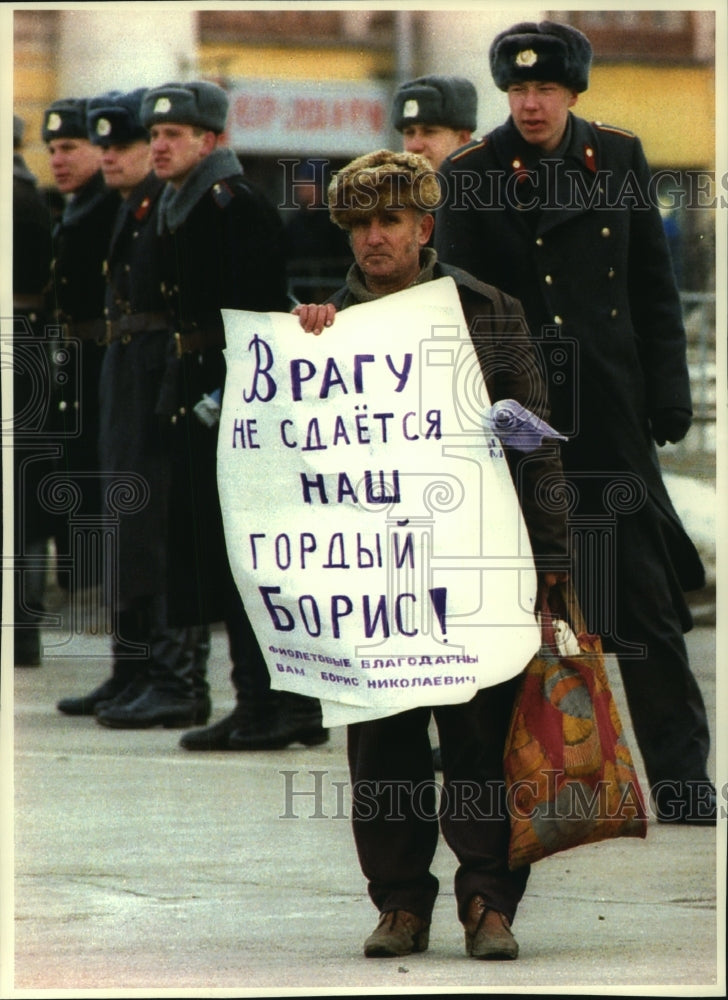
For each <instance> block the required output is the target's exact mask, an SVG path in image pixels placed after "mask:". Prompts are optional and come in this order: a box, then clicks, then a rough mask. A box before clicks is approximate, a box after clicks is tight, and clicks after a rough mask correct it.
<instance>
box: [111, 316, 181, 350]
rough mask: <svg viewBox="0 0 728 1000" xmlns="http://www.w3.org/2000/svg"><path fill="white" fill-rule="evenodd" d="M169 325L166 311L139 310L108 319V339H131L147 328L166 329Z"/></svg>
mask: <svg viewBox="0 0 728 1000" xmlns="http://www.w3.org/2000/svg"><path fill="white" fill-rule="evenodd" d="M168 326H169V318H168V316H167V314H166V313H164V312H139V313H129V314H128V315H126V316H120V317H119V319H109V320H107V321H106V339H107V340H108V341H109V343H111V342H112V341H113V340H130V339H131V338H132V337H133V336H134V334H136V333H144V332H145V331H146V330H164V328H165V327H168Z"/></svg>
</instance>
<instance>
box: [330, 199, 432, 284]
mask: <svg viewBox="0 0 728 1000" xmlns="http://www.w3.org/2000/svg"><path fill="white" fill-rule="evenodd" d="M432 226H433V217H432V216H431V215H430V214H428V213H423V212H420V211H418V210H417V209H415V208H411V207H407V208H403V207H399V208H396V209H392V208H386V207H384V208H379V209H377V210H376V211H373V212H362V213H361V214H360V215H358V216H355V217H354V219H353V220H352V222H351V226H350V231H349V235H350V240H351V248H352V250H353V252H354V257H355V259H356V262H357V264H358V265H359V268H360V269H361V271H362V273H363V275H364V277H365V280H366V283H367V287H368V288H370V289H371V290H372V291H387V292H394V291H399V290H401V289H402V288H407V286H408V285H409V284H411V283H412V281H414V279H415V278H416V277H417V275H418V274H419V271H420V250H421V249H422V247H423V246H425V244H426V243H427V241H428V239H429V238H430V235H431V233H432Z"/></svg>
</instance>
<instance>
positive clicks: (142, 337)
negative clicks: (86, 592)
mask: <svg viewBox="0 0 728 1000" xmlns="http://www.w3.org/2000/svg"><path fill="white" fill-rule="evenodd" d="M144 92H145V91H144V89H143V88H142V89H137V90H134V91H131V92H130V93H121V92H119V91H112V92H110V93H107V94H103V95H101V96H99V97H97V98H92V99H91V100H90V101H89V102H88V108H87V126H88V135H89V139H90V141H91V143H92V144H93V145H94V146H96V147H98V148H100V149H101V151H102V156H101V169H102V172H103V175H104V179H105V181H106V184H107V186H108V187H109V188H111V189H113V190H115V191H118V192H119V194H120V196H121V199H122V201H121V205H120V207H119V211H118V214H117V217H116V222H115V224H114V229H113V232H112V235H111V241H110V245H109V249H108V255H107V261H106V269H105V270H106V277H107V286H106V306H105V310H104V312H105V316H106V331H107V341H108V347H107V350H106V353H105V355H104V359H103V364H102V368H101V377H100V400H101V402H100V437H99V445H100V456H101V469H102V475H103V477H104V485H105V490H104V494H105V496H106V498H107V499H109V500H110V501H111V503H112V506H114V498H115V497H116V498H117V500H118V499H119V498H120V497H122V495H123V504H119V505H118V506H119V507H121V510H118V509H115V510H114V511H113V512H114V513H115V514H116V518H115V520H116V525H117V534H116V536H115V542H116V544H115V546H114V548H113V551H112V552H111V553H110V554H109V564H108V566H107V571H106V573H105V580H106V581H107V582H108V583H109V585H110V586H109V592H108V593H107V594H106V599H107V601H108V602H109V603H110V604H111V606H112V608H113V612H114V624H115V635H114V640H113V644H112V651H113V666H112V672H111V676H110V677H109V678H108V679H107V680H106V681H104V683H103V684H101V685H100V686H99V687H98V688H96V689H95V690H94V691H91V692H90V693H89V694H87V695H84V696H82V697H78V698H63V699H61V701H60V702H59V703H58V708H59V709H60V710H61V711H62V712H65V713H66V714H68V715H91V714H94V713H95V714H96V715H97V718H98V719H99V721H101V722H103V718H102V716H103V711H104V709H105V708H108V707H110V706H112V705H114V706H118V705H119V704H126V703H129V702H132V701H135V700H136V699H137V698H138V697H139V696H141V695H142V694H143V693H144V691H145V690H146V688H147V687H148V686H149V684H150V683H151V681H152V678H154V679H155V680H156V682H157V685H158V686H163V687H164V691H165V696H164V698H163V699H162V698H161V697H160V698H158V699H157V701H158V702H159V703H158V704H157V711H156V714H153V713H148V724H149V725H150V726H151V725H155V724H164V725H167V726H170V725H179V726H187V725H192V724H194V723H196V722H199V723H204V722H205V721H206V719H207V716H208V714H209V710H210V705H209V698H208V697H207V685H206V680H205V679H204V671H203V677H202V682H201V683H199V684H195V683H194V680H195V674H196V671H197V672H199V668H200V661H201V664H202V665H204V662H205V659H206V653H207V651H208V649H209V641H208V637H207V635H206V634H203V635H200V634H198V632H195V631H194V630H191V629H186V630H185V629H171V628H168V627H167V624H166V618H165V613H164V597H165V589H166V573H165V566H166V521H167V507H168V503H169V460H168V455H167V449H166V446H165V441H164V439H163V436H162V433H161V428H160V426H159V422H158V418H157V417H156V415H155V406H156V404H157V400H158V396H159V393H160V389H161V383H162V377H163V374H164V371H165V367H166V360H167V348H168V343H169V338H170V335H171V330H170V326H169V322H168V316H167V312H166V306H165V301H164V298H163V296H162V292H161V287H160V282H161V276H160V257H159V236H158V234H157V228H156V223H157V209H158V205H159V196H160V194H161V192H162V189H163V187H164V183H163V182H162V181H160V180H158V179H157V177H156V176H155V175H154V173H153V172H152V170H151V161H150V152H149V133H148V132H147V130H146V129H145V128H144V127H143V126H142V125H141V122H140V120H139V110H140V107H141V101H142V97H143V95H144ZM162 682H164V683H162Z"/></svg>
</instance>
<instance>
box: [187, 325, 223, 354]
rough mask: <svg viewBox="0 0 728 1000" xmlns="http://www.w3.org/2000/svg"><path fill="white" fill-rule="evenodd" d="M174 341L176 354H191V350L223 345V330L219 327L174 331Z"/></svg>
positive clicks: (204, 349) (203, 349)
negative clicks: (185, 331) (182, 331)
mask: <svg viewBox="0 0 728 1000" xmlns="http://www.w3.org/2000/svg"><path fill="white" fill-rule="evenodd" d="M174 342H175V344H176V345H177V356H178V357H180V358H181V357H182V355H183V354H191V353H192V352H193V351H206V350H207V349H208V348H210V347H224V346H225V331H224V330H222V329H221V328H220V327H214V328H213V329H212V330H192V331H191V332H189V333H175V335H174Z"/></svg>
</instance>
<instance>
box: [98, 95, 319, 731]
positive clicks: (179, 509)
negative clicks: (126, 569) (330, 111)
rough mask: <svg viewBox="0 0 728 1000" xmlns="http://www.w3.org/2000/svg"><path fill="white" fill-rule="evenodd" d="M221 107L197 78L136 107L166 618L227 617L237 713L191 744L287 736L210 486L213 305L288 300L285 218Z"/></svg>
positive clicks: (131, 723) (217, 335) (121, 719)
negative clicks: (150, 175) (143, 160)
mask: <svg viewBox="0 0 728 1000" xmlns="http://www.w3.org/2000/svg"><path fill="white" fill-rule="evenodd" d="M227 110H228V99H227V95H226V94H225V92H224V91H223V90H222V88H220V87H218V86H216V85H215V84H212V83H207V82H204V81H199V82H191V83H184V84H168V85H165V86H162V87H156V88H153V89H150V90H149V91H148V92H147V93H146V95H145V96H144V99H143V102H142V108H141V120H142V123H143V124H144V125H145V127H147V128H149V130H150V133H151V151H152V166H153V169H154V171H155V173H156V175H157V177H159V178H160V179H161V180H163V181H167V182H168V184H167V186H166V188H165V190H164V192H163V194H162V198H161V202H160V209H159V213H160V222H159V231H160V233H161V238H162V253H163V257H162V262H163V272H164V277H163V285H164V292H165V295H166V299H167V305H168V309H169V312H170V315H171V317H172V320H173V332H174V349H175V353H174V357H173V358H172V359H171V362H170V365H169V367H168V370H167V373H166V381H165V386H164V389H163V398H162V399H161V400H160V404H159V410H160V414H161V415H162V417H163V419H166V421H167V427H168V433H169V437H170V445H171V504H170V512H169V535H168V559H167V578H168V587H167V593H168V610H169V616H170V617H169V621H170V623H171V624H174V625H181V626H190V625H193V626H201V627H205V626H207V625H209V624H210V623H211V622H214V621H219V620H223V621H224V622H225V624H226V627H227V632H228V639H229V645H230V656H231V659H232V662H233V675H232V676H233V683H234V685H235V687H236V694H237V698H238V706H237V707H236V711H235V712H233V713H232V715H231V716H230V717H229V718H228V719H226V720H223V721H222V723H218V724H217V726H216V727H211V729H212V730H214V732H212V734H211V733H210V732H209V731H202V734H200V735H201V740H200V741H199V742H198V743H197V744H196V745H197V747H198V748H199V749H208V748H210V746H211V744H214V745H215V746H217V745H222V746H224V747H225V748H227V747H228V746H229V737H230V735H231V733H232V732H233V731H234V730H237V731H238V732H239V733H240V734H241V735H242V738H243V741H244V739H245V738H248V737H250V736H255V737H258V738H259V739H260V740H261V741H263V742H265V741H267V740H269V739H272V738H273V737H276V742H277V743H280V741H281V738H282V736H284V735H286V734H282V733H281V732H279V731H278V729H277V727H278V723H279V716H278V713H277V707H278V699H277V698H276V697H275V696H274V695H273V694H272V693H271V691H270V682H269V676H268V672H267V669H266V667H265V663H264V661H263V658H262V655H261V653H260V650H259V648H258V645H257V642H256V641H255V636H254V634H253V631H252V629H251V627H250V623H249V622H248V619H247V616H246V615H245V611H244V608H243V605H242V602H241V600H240V596H239V594H238V591H237V588H236V587H235V584H234V581H233V579H232V574H231V572H230V567H229V564H228V559H227V551H226V547H225V538H224V532H223V526H222V513H221V510H220V503H219V498H218V493H217V474H216V455H217V421H218V417H217V413H218V409H219V406H220V400H221V394H222V390H223V388H224V382H225V362H224V358H223V348H224V345H225V336H224V326H223V321H222V316H221V312H220V310H221V309H222V308H231V309H251V310H256V311H271V310H282V311H286V310H287V308H288V297H287V293H286V274H285V264H284V259H283V254H282V252H281V223H280V220H279V218H278V215H277V213H276V211H275V209H274V208H272V206H270V205H269V204H268V203H267V202H266V201H265V200H264V199H263V198H262V196H261V195H260V194H259V193H258V192H257V191H255V190H254V189H253V188H252V187H251V186H250V185H249V184H248V183H247V181H246V180H245V179H244V178H243V176H242V168H241V166H240V164H239V162H238V160H237V157H236V156H235V154H234V153H233V152H232V150H230V149H227V148H224V147H223V146H222V145H221V143H220V136H221V135H222V133H223V132H224V128H225V122H226V117H227ZM150 699H151V695H150V694H149V693H148V694H147V700H146V703H143V704H139V703H136V704H135V703H132V704H130V705H125V706H124V705H122V706H120V707H118V708H116V707H114V708H109V709H108V710H106V711H105V712H104V714H103V718H100V721H103V722H104V724H106V725H116V726H125V727H128V728H132V727H136V726H139V725H143V724H145V720H146V718H147V717H148V715H149V714H150V713H153V712H154V711H155V709H154V705H153V703H152V701H151V700H150ZM316 707H317V708H318V706H316ZM314 723H315V724H312V723H311V719H310V718H309V717H303V716H302V715H301V716H300V718H298V720H297V726H296V729H295V731H294V730H291V733H290V734H289V735H291V736H292V738H294V739H295V738H296V737H300V738H301V739H307V740H309V741H310V742H314V741H316V740H318V741H320V740H322V739H324V738H325V736H324V735H323V733H324V731H323V730H322V729H321V722H320V712H319V714H318V717H317V719H315V720H314ZM246 727H247V728H246ZM188 736H193V737H197V736H198V733H197V732H193V733H192V734H188ZM290 741H291V740H290V739H288V740H287V742H290ZM183 745H189V744H187V743H186V742H185V743H184V744H183ZM257 745H258V744H257V743H256V746H257ZM283 745H286V743H285V742H284V743H283Z"/></svg>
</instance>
